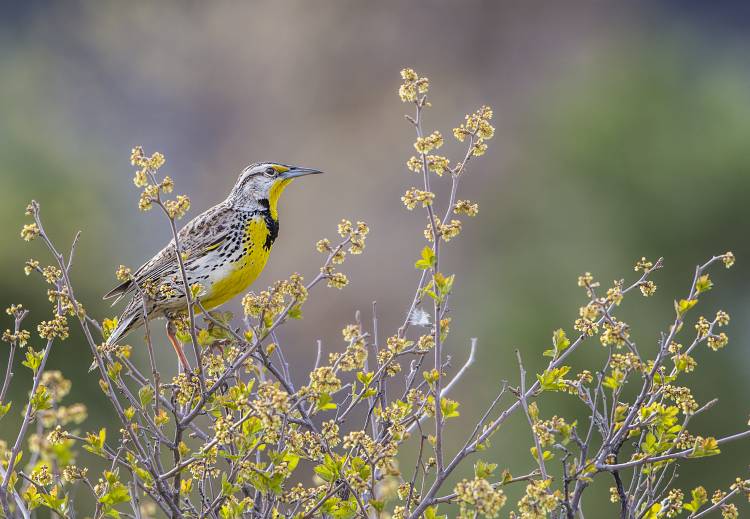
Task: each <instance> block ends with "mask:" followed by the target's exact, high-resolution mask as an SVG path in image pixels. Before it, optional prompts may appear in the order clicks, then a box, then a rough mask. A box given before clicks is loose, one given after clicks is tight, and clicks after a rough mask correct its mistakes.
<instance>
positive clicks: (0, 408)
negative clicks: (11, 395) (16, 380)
mask: <svg viewBox="0 0 750 519" xmlns="http://www.w3.org/2000/svg"><path fill="white" fill-rule="evenodd" d="M12 403H13V402H8V403H7V404H5V405H0V418H2V417H3V416H5V415H6V414H8V411H10V405H11V404H12Z"/></svg>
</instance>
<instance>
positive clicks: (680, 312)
mask: <svg viewBox="0 0 750 519" xmlns="http://www.w3.org/2000/svg"><path fill="white" fill-rule="evenodd" d="M697 304H698V300H697V299H680V302H679V303H678V302H677V301H675V303H674V309H675V311H676V312H677V317H679V318H682V317H683V316H684V315H685V314H686V313H687V312H688V310H690V309H691V308H693V307H694V306H695V305H697Z"/></svg>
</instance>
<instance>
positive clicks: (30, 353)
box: [21, 348, 44, 373]
mask: <svg viewBox="0 0 750 519" xmlns="http://www.w3.org/2000/svg"><path fill="white" fill-rule="evenodd" d="M43 358H44V352H43V351H34V349H33V348H28V349H27V350H26V360H25V361H23V362H21V364H23V365H24V366H26V367H27V368H29V369H30V370H31V371H33V372H34V373H36V370H37V369H39V366H41V364H42V359H43Z"/></svg>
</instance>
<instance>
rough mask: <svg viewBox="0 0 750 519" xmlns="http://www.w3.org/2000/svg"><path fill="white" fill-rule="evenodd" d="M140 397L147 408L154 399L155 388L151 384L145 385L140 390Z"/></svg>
mask: <svg viewBox="0 0 750 519" xmlns="http://www.w3.org/2000/svg"><path fill="white" fill-rule="evenodd" d="M138 398H139V399H140V400H141V405H142V406H143V407H144V408H145V407H146V406H148V404H150V403H151V401H152V400H153V399H154V389H153V388H152V387H151V386H143V387H141V388H140V389H139V390H138Z"/></svg>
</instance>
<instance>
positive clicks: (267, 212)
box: [104, 162, 321, 371]
mask: <svg viewBox="0 0 750 519" xmlns="http://www.w3.org/2000/svg"><path fill="white" fill-rule="evenodd" d="M313 173H321V172H320V171H318V170H315V169H308V168H300V167H295V166H286V165H284V164H276V163H272V162H261V163H257V164H252V165H250V166H248V167H246V168H245V169H244V170H243V171H242V173H241V174H240V177H239V179H238V180H237V183H236V184H235V186H234V188H232V191H231V192H230V193H229V196H228V197H227V198H226V200H224V201H223V202H221V203H220V204H218V205H215V206H213V207H212V208H211V209H209V210H207V211H206V212H204V213H202V214H200V215H198V216H196V217H195V218H193V219H192V220H191V221H190V222H188V223H187V224H186V225H185V226H184V227H183V228H182V229H181V230H180V231H179V233H178V234H177V236H178V238H179V241H180V246H181V248H182V258H183V261H184V265H185V273H186V277H187V282H188V286H189V287H193V286H194V285H197V284H200V286H201V287H203V290H202V293H201V294H200V295H199V298H200V303H201V305H202V307H203V308H205V309H206V310H210V309H212V308H216V307H217V306H219V305H221V304H222V303H225V302H226V301H229V300H230V299H232V298H233V297H234V296H236V295H237V294H239V293H240V292H242V291H243V290H245V289H246V288H247V287H248V286H249V285H250V283H252V282H253V281H255V279H256V278H257V277H258V275H259V274H260V273H261V271H262V270H263V268H264V267H265V265H266V261H267V260H268V255H269V253H270V251H271V246H272V245H273V242H274V240H275V239H276V236H277V235H278V232H279V218H278V211H277V203H278V200H279V197H280V196H281V193H282V191H284V189H285V188H286V186H288V185H289V183H290V182H291V181H292V180H293V179H295V178H297V177H301V176H303V175H310V174H313ZM128 296H130V297H131V299H130V302H129V303H128V305H127V306H126V307H125V310H124V311H123V313H122V315H121V316H120V319H119V321H118V324H117V327H116V328H115V330H114V331H113V332H112V333H111V334H110V336H109V338H108V339H107V343H108V344H114V343H115V342H116V341H117V340H118V339H120V338H121V337H123V336H124V335H125V334H127V333H129V332H131V331H133V330H135V329H137V328H139V327H141V326H142V325H143V324H144V323H145V322H146V319H148V320H149V321H150V320H151V319H155V318H162V317H164V318H166V319H167V335H168V336H169V340H170V342H171V343H172V346H173V347H174V349H175V351H176V352H177V356H178V358H179V359H180V362H181V363H182V365H183V367H184V368H185V370H186V371H190V365H189V364H188V362H187V359H186V358H185V354H184V353H183V352H182V348H181V346H180V343H179V341H178V340H177V338H176V337H175V331H176V329H175V324H174V320H175V319H176V318H177V317H179V316H180V315H184V314H185V313H186V312H187V300H186V297H185V288H184V284H183V278H182V272H181V270H180V267H179V263H178V258H177V251H176V248H175V242H174V240H172V241H170V242H169V243H168V244H167V245H166V247H164V248H163V249H162V250H161V251H159V252H158V253H157V254H156V255H155V256H154V257H153V258H151V259H150V260H149V261H147V262H146V263H144V264H143V265H142V266H141V267H140V268H139V269H138V270H137V271H136V272H135V273H134V274H133V276H131V279H130V280H128V281H125V282H124V283H122V284H121V285H119V286H117V287H115V288H114V289H112V290H111V291H109V292H108V293H107V294H106V295H105V296H104V299H109V298H112V297H116V298H117V299H116V300H115V303H117V302H118V301H119V300H120V299H122V298H123V297H128Z"/></svg>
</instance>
